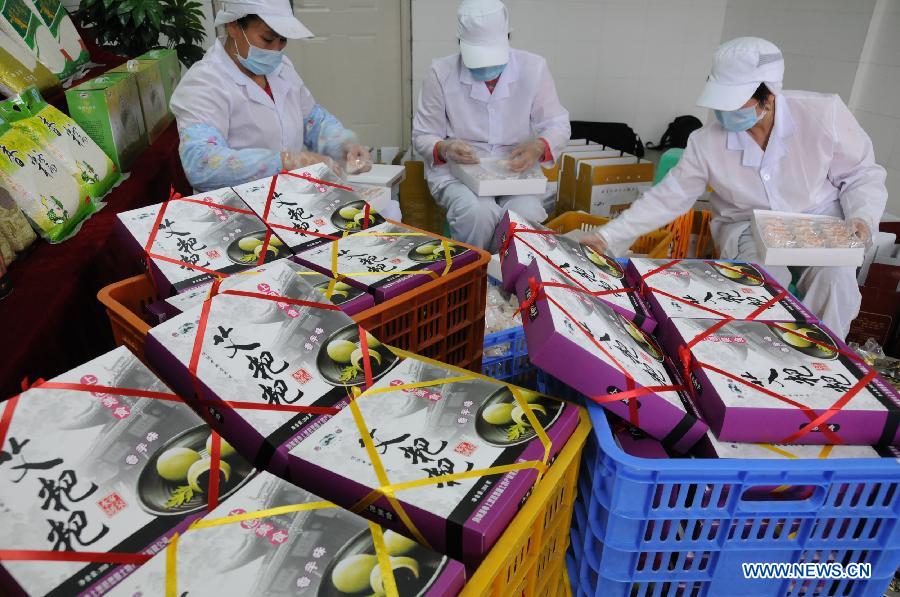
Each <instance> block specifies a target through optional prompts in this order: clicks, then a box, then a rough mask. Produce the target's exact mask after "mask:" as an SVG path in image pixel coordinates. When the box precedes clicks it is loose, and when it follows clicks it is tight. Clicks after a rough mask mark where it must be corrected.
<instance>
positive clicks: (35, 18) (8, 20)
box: [0, 0, 75, 79]
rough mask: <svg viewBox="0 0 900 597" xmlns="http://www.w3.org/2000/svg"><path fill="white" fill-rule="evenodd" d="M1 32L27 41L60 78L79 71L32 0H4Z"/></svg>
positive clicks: (0, 1) (1, 0)
mask: <svg viewBox="0 0 900 597" xmlns="http://www.w3.org/2000/svg"><path fill="white" fill-rule="evenodd" d="M0 31H2V32H3V33H6V34H7V35H8V36H10V37H13V38H15V39H17V40H20V41H21V42H23V43H24V44H25V45H26V46H27V47H28V48H29V49H30V50H31V51H32V52H33V53H34V54H35V55H36V56H37V59H38V61H40V63H41V64H43V65H44V66H46V67H47V68H48V69H49V70H50V72H51V73H53V74H54V75H56V76H57V77H59V78H60V79H66V78H68V77H69V76H71V75H72V74H73V73H74V72H75V64H74V62H72V61H70V60H66V56H65V54H63V51H62V47H61V46H60V45H59V42H58V41H56V38H55V37H53V34H52V33H51V32H50V29H48V28H47V25H45V24H44V22H43V21H42V20H41V17H40V15H38V13H37V10H36V9H35V8H34V7H33V6H32V5H31V4H29V3H28V0H0Z"/></svg>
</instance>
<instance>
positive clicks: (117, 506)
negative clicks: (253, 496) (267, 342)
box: [0, 347, 252, 595]
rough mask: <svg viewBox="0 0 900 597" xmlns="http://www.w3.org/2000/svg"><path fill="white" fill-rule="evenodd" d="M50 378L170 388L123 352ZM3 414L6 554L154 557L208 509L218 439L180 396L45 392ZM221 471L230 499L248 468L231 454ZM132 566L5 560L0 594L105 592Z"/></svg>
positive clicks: (3, 407)
mask: <svg viewBox="0 0 900 597" xmlns="http://www.w3.org/2000/svg"><path fill="white" fill-rule="evenodd" d="M51 381H52V382H63V383H74V384H88V385H97V386H106V387H114V388H128V389H132V390H142V391H151V392H164V393H169V390H168V388H166V387H165V386H164V385H163V384H162V382H160V381H159V380H158V379H157V378H156V376H155V375H154V374H153V373H151V372H150V370H149V369H147V368H146V367H145V366H144V365H143V364H142V363H141V362H140V361H138V360H137V358H136V357H135V356H134V355H132V354H131V352H129V351H128V349H127V348H124V347H119V348H117V349H115V350H113V351H112V352H109V353H107V354H105V355H103V356H101V357H98V358H96V359H94V360H92V361H90V362H88V363H85V364H84V365H81V366H79V367H76V368H75V369H73V370H71V371H69V372H67V373H64V374H63V375H60V376H59V377H57V378H55V379H53V380H51ZM0 413H2V416H3V417H4V418H7V417H11V418H10V419H9V422H10V426H9V429H8V432H7V433H6V435H5V438H4V440H5V443H4V444H3V446H2V448H3V452H2V457H3V458H2V461H3V462H4V463H5V466H2V467H0V487H2V495H3V498H2V501H3V511H4V523H3V525H2V526H0V546H2V548H3V549H27V550H38V551H51V552H52V551H56V552H66V551H74V552H100V553H104V552H110V551H111V552H123V553H147V554H153V553H157V552H158V551H161V550H163V549H165V546H166V544H167V543H168V540H169V537H171V536H172V535H173V534H174V533H175V532H183V531H184V530H185V529H186V528H187V526H188V525H189V524H190V523H191V522H192V521H193V520H194V519H196V518H199V517H200V516H202V515H203V514H205V513H206V507H207V494H206V491H208V485H207V479H206V478H207V477H208V470H209V469H208V467H209V454H208V449H207V447H206V446H207V441H208V440H209V437H210V433H211V432H210V428H209V426H208V425H206V424H205V423H204V422H203V420H202V419H201V418H200V417H198V416H197V415H196V414H195V413H194V411H193V410H191V409H190V408H189V407H188V406H187V405H186V404H184V403H182V402H180V401H170V400H157V399H152V398H138V397H129V396H122V395H116V394H107V393H103V392H85V391H79V390H62V389H43V388H40V387H37V388H32V389H30V390H28V391H27V392H24V393H23V394H21V395H20V396H19V397H18V398H17V399H13V400H8V401H6V402H5V403H3V404H0ZM172 450H178V452H180V455H178V456H177V457H174V456H176V454H173V453H172ZM220 467H221V468H220V470H225V467H228V469H227V470H228V475H227V480H226V479H224V478H222V485H221V486H220V498H222V499H227V498H228V497H229V496H231V495H232V494H234V493H235V492H236V491H238V490H239V489H240V488H241V487H242V486H243V485H244V484H245V483H246V482H247V480H248V479H249V477H250V475H251V473H252V468H251V466H250V465H249V464H248V463H247V462H245V461H244V460H242V459H241V458H240V457H239V456H237V455H235V454H226V453H225V452H223V456H222V460H221V462H220ZM204 472H205V474H204ZM163 475H166V476H165V477H163ZM192 483H193V486H192ZM134 568H135V566H133V565H110V564H103V563H99V562H98V563H84V562H53V561H40V560H32V561H4V562H2V563H0V592H2V593H3V594H4V595H19V594H28V595H45V594H59V595H76V594H79V595H84V594H100V593H102V592H103V587H106V588H108V587H109V586H111V585H112V584H115V581H114V580H113V579H114V577H117V576H119V577H120V576H124V575H127V574H130V573H131V572H133V571H134Z"/></svg>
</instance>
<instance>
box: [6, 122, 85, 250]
mask: <svg viewBox="0 0 900 597" xmlns="http://www.w3.org/2000/svg"><path fill="white" fill-rule="evenodd" d="M0 187H3V188H4V189H6V191H7V192H8V193H9V194H10V195H11V196H12V198H13V199H14V200H15V202H16V204H17V205H18V206H19V209H21V210H22V211H23V212H24V213H25V215H26V216H27V217H28V219H29V221H30V222H31V225H32V226H33V227H34V229H35V230H36V231H37V232H38V233H39V234H40V235H41V236H43V237H44V238H45V239H47V240H48V241H50V242H60V241H63V240H66V239H67V238H69V237H70V236H72V235H73V234H74V233H75V232H77V230H78V227H79V226H80V225H81V223H82V222H83V221H84V220H85V219H86V218H88V217H89V216H90V215H91V214H93V213H94V212H95V211H97V209H99V207H100V204H99V203H97V202H95V201H94V200H92V199H91V198H90V197H87V196H82V195H81V186H80V185H79V183H78V181H76V180H75V177H74V176H72V175H71V174H70V173H69V172H68V170H67V169H66V168H65V166H64V165H63V164H62V163H60V162H59V161H58V160H57V159H56V158H55V157H54V156H53V154H51V153H49V152H47V151H45V150H44V149H43V148H42V147H41V146H40V145H38V144H37V143H36V142H35V141H34V139H33V138H32V137H31V136H30V135H28V134H26V133H25V132H24V131H23V130H22V129H21V128H19V127H15V126H12V125H11V124H10V123H9V122H8V121H7V120H6V119H5V118H2V117H0Z"/></svg>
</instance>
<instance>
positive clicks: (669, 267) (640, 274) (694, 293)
mask: <svg viewBox="0 0 900 597" xmlns="http://www.w3.org/2000/svg"><path fill="white" fill-rule="evenodd" d="M625 273H626V276H627V278H628V281H629V283H630V284H631V285H632V286H633V287H634V288H639V289H641V294H642V296H643V298H644V299H645V300H646V301H647V303H649V305H650V309H651V312H652V314H653V316H654V317H655V318H656V320H657V321H658V322H662V321H664V320H666V319H669V318H672V317H685V318H694V319H724V318H727V317H731V318H734V319H748V318H749V317H750V316H751V315H754V314H755V313H756V312H757V311H758V310H759V308H760V307H761V306H763V305H766V304H769V303H770V301H772V299H774V298H775V297H777V296H779V294H781V292H782V291H783V289H782V287H781V286H780V285H779V284H778V282H776V281H775V279H774V278H772V276H770V275H769V274H768V273H767V272H766V271H765V270H764V269H763V268H761V267H760V266H758V265H755V264H750V263H736V262H730V261H704V260H701V259H674V260H673V259H645V258H634V259H630V260H629V261H628V265H627V266H626V268H625ZM754 319H757V320H759V321H813V322H814V321H817V319H816V317H815V316H814V315H813V314H812V313H810V312H809V310H808V309H807V308H806V307H805V306H804V305H803V304H802V303H801V302H800V301H799V300H797V298H796V297H794V296H793V295H791V294H786V295H785V296H784V297H782V298H780V299H779V300H778V301H777V302H774V303H772V304H771V305H770V306H769V307H768V308H767V309H766V310H765V311H764V312H762V313H759V314H758V315H756V316H755V317H754Z"/></svg>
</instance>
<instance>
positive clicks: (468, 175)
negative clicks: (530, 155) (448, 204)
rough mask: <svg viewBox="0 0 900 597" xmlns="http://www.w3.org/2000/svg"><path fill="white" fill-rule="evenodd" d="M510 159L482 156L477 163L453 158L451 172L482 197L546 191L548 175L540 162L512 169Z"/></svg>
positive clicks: (531, 193) (542, 192)
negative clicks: (462, 161)
mask: <svg viewBox="0 0 900 597" xmlns="http://www.w3.org/2000/svg"><path fill="white" fill-rule="evenodd" d="M507 162H508V159H506V158H502V159H498V158H482V159H481V162H480V163H478V164H457V163H456V162H450V174H452V175H453V176H455V177H456V178H457V179H458V180H459V181H460V182H461V183H463V184H464V185H466V186H467V187H469V188H470V189H471V190H472V192H473V193H475V194H476V195H478V196H479V197H496V196H502V195H543V194H544V193H546V192H547V178H546V177H545V176H544V175H543V174H542V173H541V169H540V167H539V166H535V167H534V168H532V169H531V170H527V171H525V172H522V173H517V172H511V171H510V170H509V167H508V166H507Z"/></svg>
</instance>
